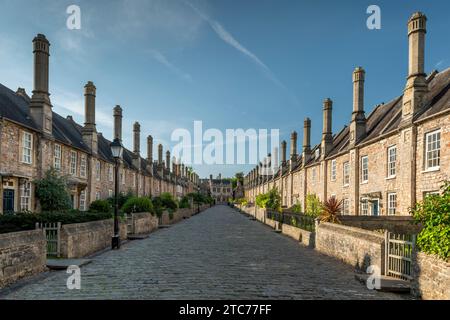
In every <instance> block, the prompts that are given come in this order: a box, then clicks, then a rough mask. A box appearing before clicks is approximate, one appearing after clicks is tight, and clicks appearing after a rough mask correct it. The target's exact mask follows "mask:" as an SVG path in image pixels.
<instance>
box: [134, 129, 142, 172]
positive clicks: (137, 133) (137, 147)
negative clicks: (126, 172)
mask: <svg viewBox="0 0 450 320" xmlns="http://www.w3.org/2000/svg"><path fill="white" fill-rule="evenodd" d="M133 165H134V166H135V167H136V168H138V170H139V171H140V170H141V125H140V124H139V122H135V123H134V125H133Z"/></svg>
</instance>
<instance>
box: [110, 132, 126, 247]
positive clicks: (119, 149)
mask: <svg viewBox="0 0 450 320" xmlns="http://www.w3.org/2000/svg"><path fill="white" fill-rule="evenodd" d="M111 152H112V155H113V157H114V164H115V166H114V235H113V236H112V240H111V246H112V249H119V248H120V235H119V160H120V159H122V153H123V146H122V143H121V142H120V139H118V138H116V139H114V141H113V142H112V143H111Z"/></svg>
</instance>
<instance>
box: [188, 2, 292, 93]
mask: <svg viewBox="0 0 450 320" xmlns="http://www.w3.org/2000/svg"><path fill="white" fill-rule="evenodd" d="M185 3H186V4H187V5H188V6H189V7H191V8H192V9H193V10H194V11H195V12H196V13H197V14H198V15H199V16H200V17H201V18H202V19H203V20H204V21H206V22H207V23H208V24H209V25H210V27H211V28H212V29H213V31H214V32H215V33H216V34H217V35H218V36H219V38H220V39H222V40H223V41H224V42H225V43H226V44H228V45H230V46H231V47H233V48H234V49H236V50H237V51H239V52H240V53H242V54H243V55H245V56H246V57H248V58H249V59H250V60H251V61H252V62H253V63H255V64H256V65H257V66H258V67H259V68H260V70H261V71H262V72H263V74H264V75H265V76H266V77H267V78H268V79H270V80H271V81H272V82H274V83H275V84H276V85H277V86H278V87H280V88H281V89H283V90H284V91H286V92H288V89H287V87H286V86H285V85H284V84H283V83H282V82H281V81H280V80H279V79H278V78H277V77H276V76H275V74H274V73H273V72H272V70H270V68H269V67H268V66H267V65H266V64H265V63H264V62H263V61H262V60H261V59H259V58H258V57H257V56H256V55H255V54H254V53H253V52H251V51H250V50H248V49H247V48H246V47H245V46H244V45H242V44H241V43H240V42H239V41H237V40H236V39H235V38H234V37H233V36H232V34H231V33H230V32H228V31H227V30H226V29H225V28H224V26H223V25H221V24H220V23H219V22H218V21H216V20H213V19H211V18H210V17H209V16H207V15H206V14H204V13H203V12H201V11H200V10H199V9H198V8H197V7H195V6H194V5H192V4H191V3H190V2H188V1H185ZM295 100H296V99H295Z"/></svg>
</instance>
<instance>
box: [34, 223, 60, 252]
mask: <svg viewBox="0 0 450 320" xmlns="http://www.w3.org/2000/svg"><path fill="white" fill-rule="evenodd" d="M36 229H42V230H44V232H45V238H46V239H47V256H53V257H55V256H56V257H58V258H59V257H60V255H61V241H60V240H61V222H50V223H39V222H36Z"/></svg>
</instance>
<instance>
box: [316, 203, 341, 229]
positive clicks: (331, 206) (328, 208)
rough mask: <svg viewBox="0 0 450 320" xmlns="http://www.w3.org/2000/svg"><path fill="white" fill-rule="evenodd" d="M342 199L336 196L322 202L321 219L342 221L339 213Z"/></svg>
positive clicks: (331, 221)
mask: <svg viewBox="0 0 450 320" xmlns="http://www.w3.org/2000/svg"><path fill="white" fill-rule="evenodd" d="M341 206H342V200H340V201H338V200H337V199H336V198H335V197H331V198H329V199H328V200H325V201H324V203H323V204H322V206H321V207H322V213H321V215H320V221H322V222H330V223H341V222H340V221H339V217H338V216H339V214H340V212H341Z"/></svg>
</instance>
